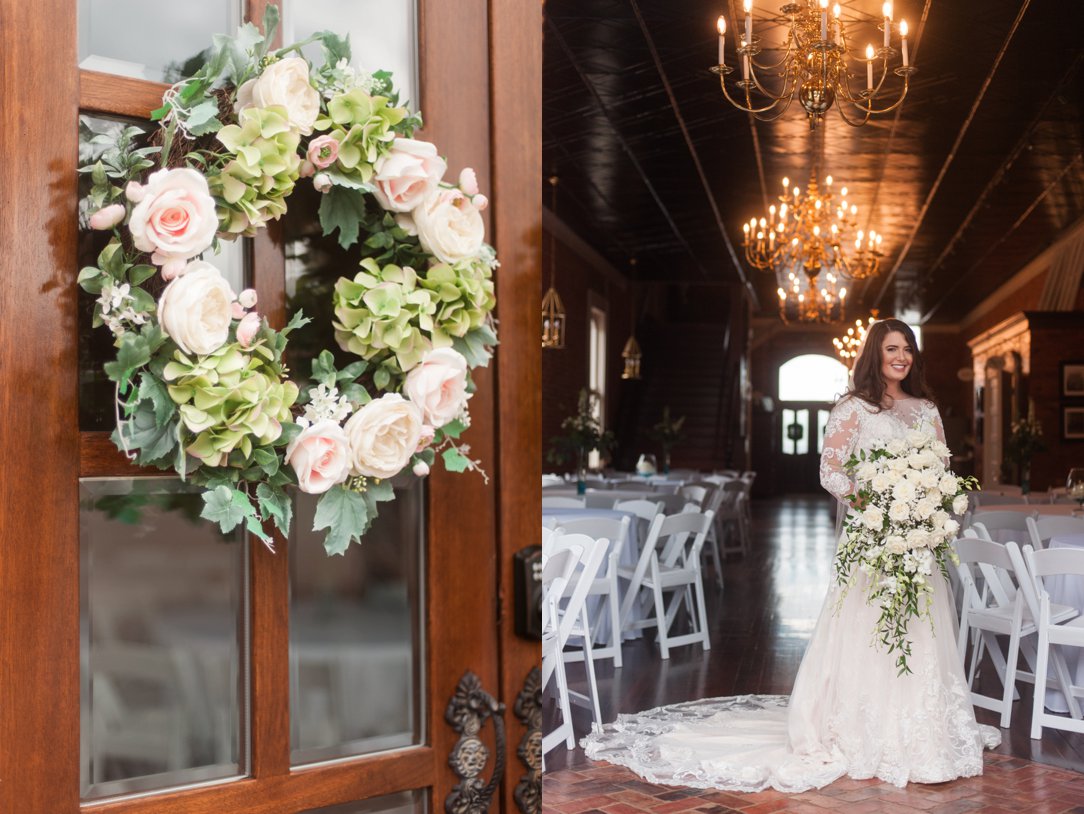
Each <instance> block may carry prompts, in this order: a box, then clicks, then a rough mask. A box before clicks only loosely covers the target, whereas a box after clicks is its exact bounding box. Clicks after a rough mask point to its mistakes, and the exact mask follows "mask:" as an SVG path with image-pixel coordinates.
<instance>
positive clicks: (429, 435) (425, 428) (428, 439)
mask: <svg viewBox="0 0 1084 814" xmlns="http://www.w3.org/2000/svg"><path fill="white" fill-rule="evenodd" d="M436 434H437V430H436V428H435V427H430V426H429V425H428V424H422V434H421V436H419V438H418V448H417V449H416V450H414V451H415V452H421V451H422V450H423V449H425V448H426V447H427V446H429V445H430V444H432V443H433V437H434V436H435V435H436Z"/></svg>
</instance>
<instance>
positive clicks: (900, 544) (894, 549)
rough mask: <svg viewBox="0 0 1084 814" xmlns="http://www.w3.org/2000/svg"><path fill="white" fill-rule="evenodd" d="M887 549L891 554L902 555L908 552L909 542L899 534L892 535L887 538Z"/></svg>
mask: <svg viewBox="0 0 1084 814" xmlns="http://www.w3.org/2000/svg"><path fill="white" fill-rule="evenodd" d="M885 548H887V549H888V553H889V554H902V553H903V552H905V551H906V550H907V540H905V539H904V538H903V537H901V536H900V535H899V534H890V535H889V536H888V537H887V538H885Z"/></svg>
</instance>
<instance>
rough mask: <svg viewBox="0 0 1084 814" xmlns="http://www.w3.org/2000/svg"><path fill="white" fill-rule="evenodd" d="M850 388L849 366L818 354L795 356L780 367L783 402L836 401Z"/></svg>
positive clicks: (780, 396)
mask: <svg viewBox="0 0 1084 814" xmlns="http://www.w3.org/2000/svg"><path fill="white" fill-rule="evenodd" d="M846 389H847V366H846V365H844V364H843V363H842V362H839V361H837V360H835V359H833V358H832V357H831V356H822V355H821V354H819V353H808V354H806V355H804V356H795V357H794V358H793V359H791V360H790V361H789V362H785V363H784V364H782V365H780V367H779V400H780V401H835V400H836V399H837V398H839V397H840V395H842V394H843V392H844V391H845V390H846Z"/></svg>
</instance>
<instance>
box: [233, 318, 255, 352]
mask: <svg viewBox="0 0 1084 814" xmlns="http://www.w3.org/2000/svg"><path fill="white" fill-rule="evenodd" d="M259 330H260V315H259V314H257V313H256V312H255V311H253V312H252V313H249V314H245V315H244V316H243V317H241V321H240V322H239V323H238V324H237V342H238V344H240V345H241V347H242V348H247V347H251V345H252V340H254V339H255V338H256V334H257V333H258V332H259Z"/></svg>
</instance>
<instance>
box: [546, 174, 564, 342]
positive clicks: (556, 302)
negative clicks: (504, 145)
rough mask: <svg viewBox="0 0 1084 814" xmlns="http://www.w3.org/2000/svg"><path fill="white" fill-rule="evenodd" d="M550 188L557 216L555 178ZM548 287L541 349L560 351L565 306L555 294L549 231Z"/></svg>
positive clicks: (554, 246) (554, 260)
mask: <svg viewBox="0 0 1084 814" xmlns="http://www.w3.org/2000/svg"><path fill="white" fill-rule="evenodd" d="M549 182H550V186H551V187H552V188H553V196H552V199H551V202H550V206H551V207H552V209H553V214H554V216H555V218H556V215H557V176H556V175H551V176H550V178H549ZM549 265H550V287H549V290H548V291H546V293H545V295H544V296H543V297H542V347H543V348H550V349H552V350H561V349H562V348H564V346H565V322H566V316H565V306H564V303H562V302H561V295H560V294H558V293H557V285H556V281H557V239H556V237H555V236H554V234H553V229H550V264H549Z"/></svg>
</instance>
